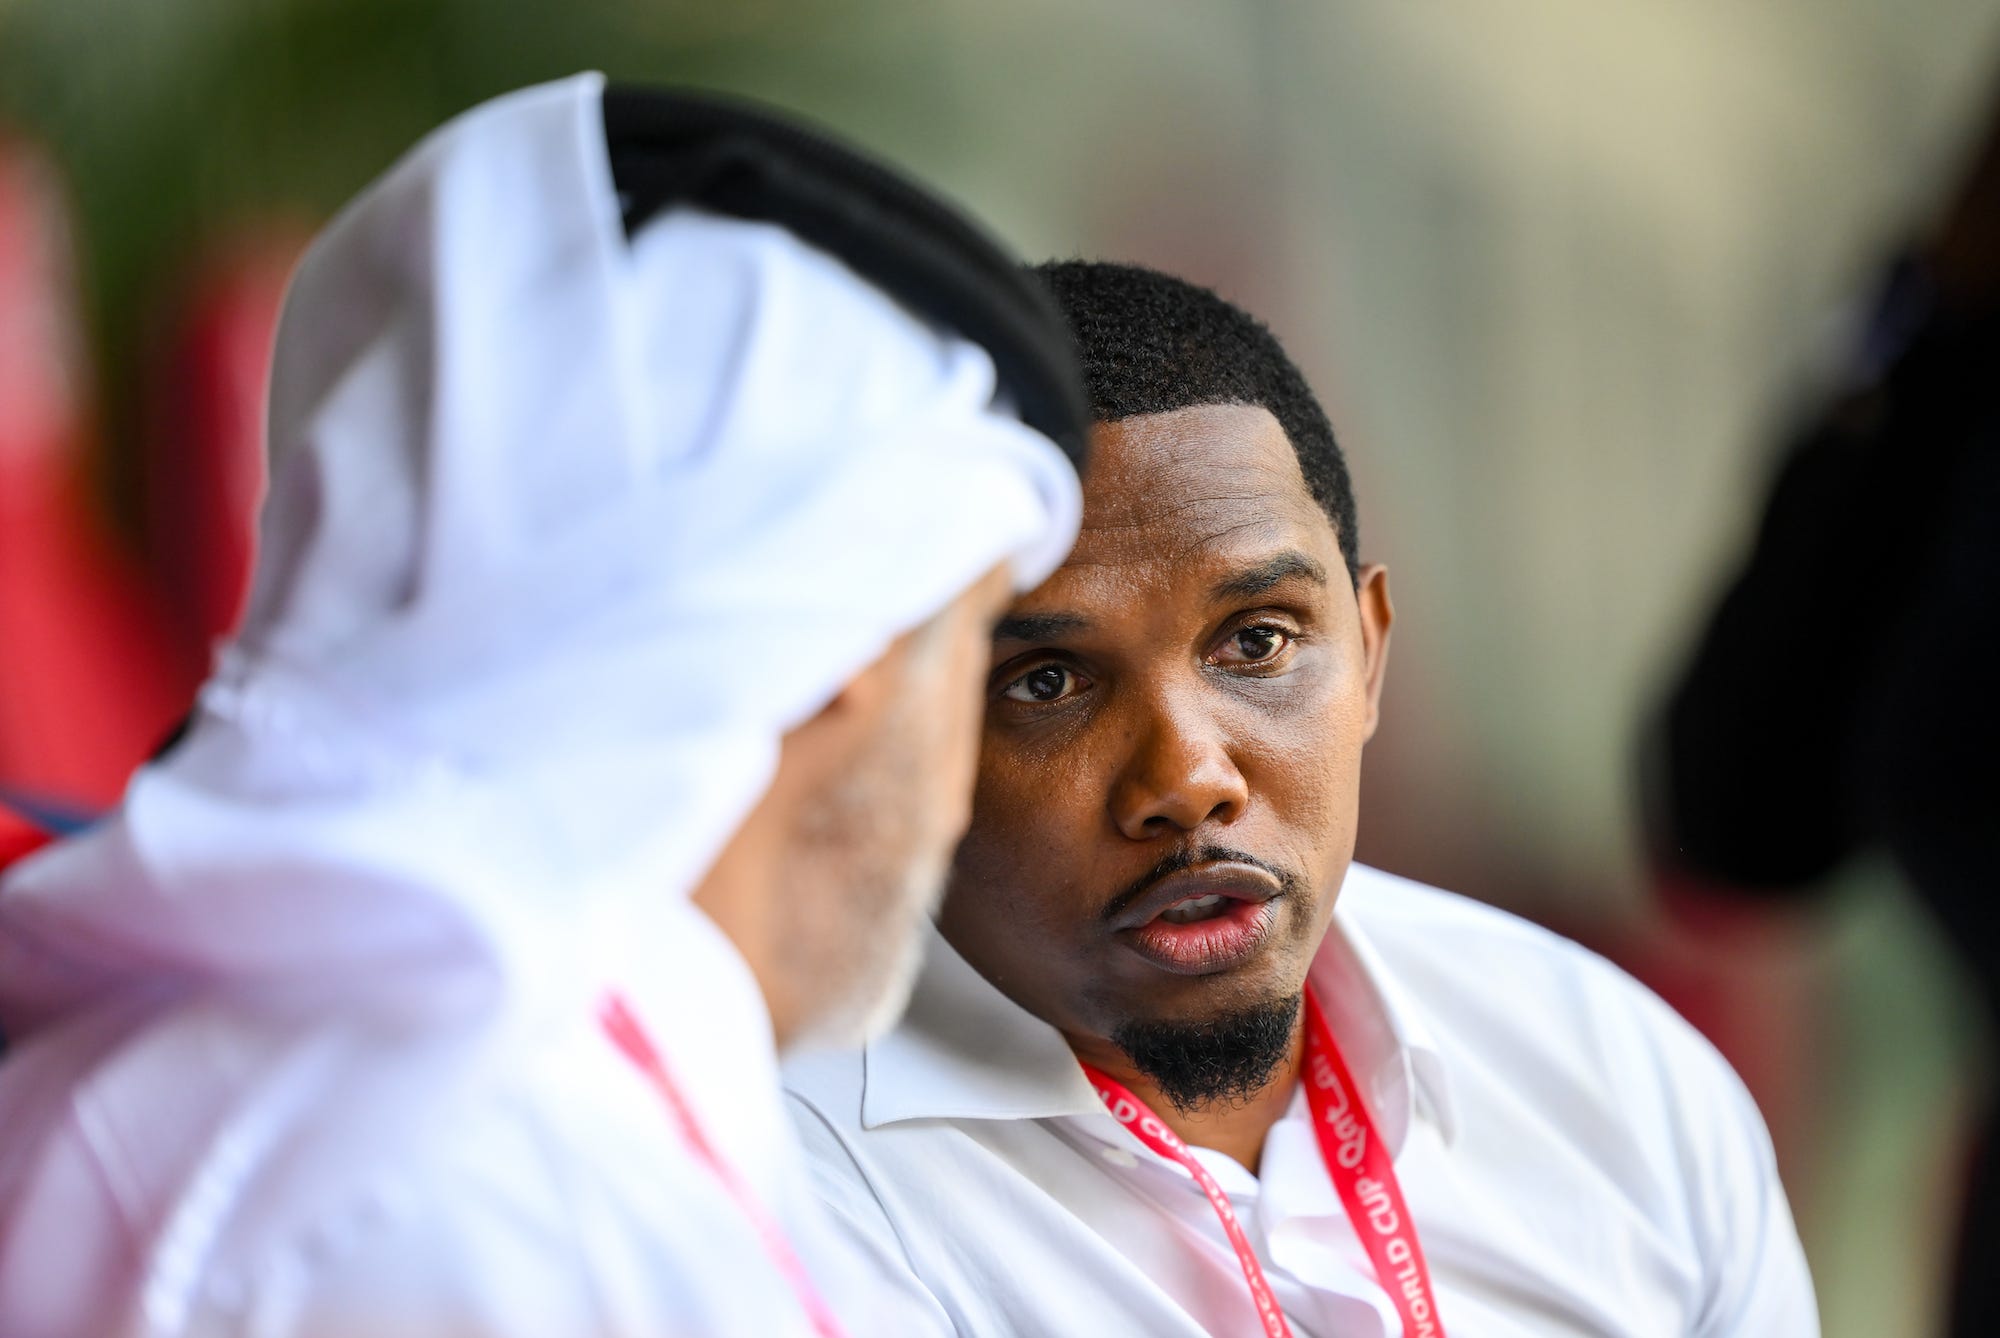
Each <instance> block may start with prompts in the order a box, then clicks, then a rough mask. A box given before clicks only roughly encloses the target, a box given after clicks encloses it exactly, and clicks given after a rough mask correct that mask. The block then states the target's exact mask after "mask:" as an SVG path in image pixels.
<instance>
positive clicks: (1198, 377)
mask: <svg viewBox="0 0 2000 1338" xmlns="http://www.w3.org/2000/svg"><path fill="white" fill-rule="evenodd" d="M1043 274H1044V276H1045V277H1046V278H1047V279H1048V280H1049V282H1050V283H1051V284H1052V285H1053V287H1054V289H1055V292H1056V294H1057V297H1058V300H1059V301H1060V303H1061V304H1062V305H1063V307H1064V308H1065V309H1066V312H1067V315H1068V317H1069V320H1070V323H1071V326H1072V328H1073V329H1074V330H1075V332H1076V335H1077V337H1078V340H1079V343H1080V344H1081V346H1082V352H1083V358H1084V370H1085V381H1086V387H1087V389H1088V391H1089V394H1090V397H1091V400H1092V403H1093V407H1094V410H1095V416H1096V418H1097V425H1096V429H1095V433H1094V440H1093V452H1092V460H1091V473H1090V476H1089V478H1088V480H1087V482H1086V488H1085V495H1084V526H1083V532H1082V535H1081V537H1080V538H1079V540H1078V543H1077V546H1076V549H1075V551H1074V552H1073V554H1072V555H1071V557H1070V558H1069V560H1068V561H1067V562H1066V563H1065V564H1064V565H1063V566H1062V567H1061V569H1059V570H1058V571H1057V573H1056V574H1055V575H1054V576H1053V577H1051V578H1050V579H1049V580H1048V581H1047V582H1046V583H1044V584H1043V585H1042V586H1041V587H1040V588H1039V589H1037V590H1035V591H1033V592H1031V593H1030V594H1028V595H1027V596H1025V597H1024V598H1022V599H1020V600H1019V601H1017V602H1016V603H1015V604H1014V606H1013V608H1012V609H1011V610H1009V612H1008V614H1007V616H1006V618H1005V619H1004V620H1003V621H1002V622H1001V624H1000V627H999V629H998V631H997V632H996V634H995V640H994V649H993V668H992V673H991V675H990V677H989V680H988V683H989V693H988V707H987V718H986V731H985V737H984V741H983V751H982V754H981V760H980V771H979V786H978V790H977V792H976V794H975V798H974V817H973V823H972V828H971V830H970V832H969V834H968V836H967V838H966V840H965V842H964V844H963V845H962V846H961V848H960V851H959V854H958V857H957V862H956V866H955V870H954V875H953V880H952V883H951V886H950V889H949V891H948V893H947V896H946V900H945V904H944V907H943V910H942V913H941V915H940V916H939V918H938V921H937V927H938V931H939V935H938V937H937V938H935V939H934V941H933V942H932V943H931V946H930V952H929V958H928V961H927V964H926V968H925V974H924V977H923V979H922V980H921V981H920V983H919V985H918V987H917V991H916V995H915V997H914V999H913V1000H912V1004H911V1008H910V1012H909V1013H908V1015H907V1017H906V1018H905V1020H904V1021H903V1022H902V1023H901V1025H900V1026H899V1027H898V1028H897V1029H896V1030H894V1031H892V1032H891V1033H889V1034H888V1035H887V1036H885V1037H883V1038H882V1039H880V1040H877V1041H874V1042H871V1043H869V1044H868V1045H867V1047H866V1048H865V1050H864V1051H862V1052H861V1053H860V1054H846V1055H828V1056H816V1057H808V1058H805V1059H803V1060H801V1061H799V1062H798V1063H797V1065H796V1066H795V1067H794V1068H793V1069H792V1070H790V1074H789V1086H790V1087H791V1089H792V1090H793V1092H794V1094H795V1097H796V1101H795V1115H796V1117H797V1118H798V1120H799V1123H800V1127H801V1129H802V1131H803V1133H804V1135H805V1137H806V1140H807V1144H808V1149H809V1152H810V1155H811V1156H812V1158H813V1161H814V1165H815V1170H816V1173H817V1176H818V1182H819V1187H820V1192H821V1195H822V1197H823V1199H825V1201H826V1202H827V1203H828V1204H829V1205H830V1206H831V1208H832V1209H833V1210H834V1212H835V1215H836V1216H837V1218H838V1219H839V1220H840V1222H841V1223H842V1224H843V1226H844V1229H845V1231H846V1232H847V1234H848V1236H849V1237H850V1238H851V1239H852V1240H854V1241H856V1242H858V1243H859V1244H860V1245H861V1246H862V1247H863V1248H865V1249H867V1250H868V1251H869V1252H870V1253H872V1254H873V1256H874V1257H875V1258H876V1259H877V1260H878V1261H879V1262H880V1265H881V1266H882V1267H883V1268H885V1269H888V1270H890V1271H891V1272H892V1273H894V1274H896V1275H898V1276H901V1277H903V1278H906V1279H909V1280H911V1281H913V1282H914V1283H916V1284H917V1285H919V1286H921V1287H922V1288H923V1289H924V1290H925V1291H927V1292H928V1293H929V1295H930V1298H931V1302H932V1305H931V1310H930V1320H931V1325H932V1328H933V1330H934V1331H936V1332H940V1333H943V1332H956V1333H960V1334H1003V1333H1034V1334H1086V1333H1144V1334H1147V1335H1149V1336H1151V1338H1164V1336H1168V1335H1193V1334H1202V1333H1216V1334H1254V1333H1260V1332H1261V1333H1266V1334H1283V1333H1288V1332H1289V1333H1296V1334H1319V1335H1340V1336H1341V1338H1368V1335H1409V1336H1410V1338H1416V1336H1417V1335H1421V1334H1439V1333H1445V1332H1450V1333H1452V1334H1455V1335H1468V1334H1478V1335H1523V1336H1525V1335H1531V1334H1532V1335H1537V1338H1546V1336H1547V1335H1551V1334H1658V1335H1668V1334H1673V1335H1686V1334H1700V1335H1722V1334H1732V1335H1733V1334H1742V1335H1750V1334H1756V1335H1777V1334H1783V1335H1787V1336H1788V1338H1789V1336H1790V1335H1801V1334H1805V1335H1810V1334H1813V1333H1815V1332H1816V1331H1817V1321H1816V1318H1815V1315H1814V1309H1813V1299H1812V1294H1811V1288H1810V1284H1809V1282H1808V1279H1807V1276H1806V1271H1805V1267H1804V1260H1803V1257H1802V1254H1801V1251H1800V1249H1799V1244H1798V1240H1797V1236H1796V1234H1795V1232H1794V1230H1793V1226H1792V1222H1791V1217H1790V1215H1789V1212H1788V1209H1787V1207H1786V1203H1785V1199H1784V1195H1783V1193H1782V1191H1781V1189H1780V1187H1779V1185H1778V1182H1777V1178H1776V1174H1775V1169H1774V1165H1773V1161H1772V1156H1771V1150H1770V1146H1769V1143H1768V1139H1767V1137H1766V1135H1765V1132H1764V1129H1763V1125H1762V1122H1761V1120H1760V1119H1759V1117H1758V1115H1757V1112H1756V1109H1755V1108H1754V1106H1753V1105H1752V1104H1751V1102H1750V1100H1749V1098H1748V1096H1747V1094H1746V1093H1745V1092H1744V1090H1743V1088H1742V1087H1741V1085H1740V1084H1739V1083H1738V1082H1737V1081H1736V1079H1735V1077H1734V1075H1733V1074H1731V1073H1730V1071H1729V1069H1728V1068H1727V1066H1726V1065H1725V1064H1724V1063H1723V1061H1722V1060H1721V1059H1720V1057H1719V1056H1717V1055H1716V1053H1715V1052H1714V1051H1713V1050H1712V1049H1711V1048H1710V1047H1709V1046H1707V1045H1706V1044H1705V1043H1704V1042H1703V1041H1702V1040H1701V1039H1700V1038H1699V1037H1698V1036H1696V1035H1695V1034H1694V1033H1693V1032H1692V1031H1691V1030H1690V1029H1689V1028H1688V1027H1687V1026H1686V1025H1685V1024H1684V1023H1682V1022H1681V1021H1680V1020H1679V1019H1678V1018H1676V1017H1675V1016H1674V1015H1673V1014H1672V1013H1671V1012H1670V1011H1669V1010H1668V1009H1667V1008H1666V1007H1665V1006H1664V1005H1663V1004H1661V1003H1660V1002H1659V1001H1658V1000H1657V999H1655V998H1654V997H1653V996H1652V995H1650V994H1648V993H1647V992H1646V991H1644V990H1643V989H1641V988H1640V987H1639V986H1638V985H1637V984H1635V983H1634V982H1632V981H1631V980H1630V979H1628V978H1627V977H1625V976H1624V975H1622V974H1620V973H1619V972H1618V971H1616V970H1615V969H1614V968H1612V967H1611V966H1609V965H1608V964H1606V963H1604V962H1602V961H1600V960H1599V959H1597V958H1595V957H1593V956H1591V955H1589V954H1588V953H1586V952H1584V951H1583V950H1582V949H1580V948H1577V947H1576V946H1574V945H1572V944H1569V943H1566V942H1564V941H1562V940H1560V939H1557V938H1555V937H1554V936H1552V935H1550V934H1547V933H1545V932H1543V931H1541V930H1539V929H1537V928H1534V927H1533V926H1530V925H1528V924H1526V923H1524V922H1521V921H1519V920H1516V919H1513V918H1512V917H1509V916H1507V915H1504V914H1502V913H1500V912H1498V911H1494V910H1490V909H1487V908H1484V907H1481V906H1478V905H1476V904H1474V903H1472V902H1469V901H1465V900H1462V899H1460V898H1457V897H1454V896H1451V895H1449V894H1447V893H1443V892H1439V891H1436V890H1433V889H1430V888H1425V887H1421V886H1418V885H1416V884H1413V883H1409V882H1407V881H1404V880H1402V879H1398V878H1394V877H1391V876H1389V875H1387V874H1384V873H1380V872H1377V871H1375V870H1372V869H1368V868H1365V867H1363V866H1360V865H1356V864H1352V863H1351V862H1350V860H1351V856H1352V852H1353V843H1354V833H1355V823H1356V792H1357V782H1358V780H1359V776H1360V765H1361V756H1362V748H1363V745H1364V744H1365V743H1366V742H1367V741H1368V739H1369V737H1370V735H1371V733H1372V732H1373V730H1374V728H1375V721H1376V703H1377V700H1378V698H1379V696H1380V693H1381V688H1382V682H1383V675H1384V669H1385V664H1386V660H1387V654H1388V647H1389V632H1390V624H1391V617H1392V610H1391V606H1390V600H1389V586H1388V576H1387V573H1386V572H1385V571H1384V570H1383V569H1382V567H1380V566H1379V565H1367V564H1363V563H1361V562H1360V560H1359V556H1358V551H1359V550H1358V543H1357V535H1356V527H1355V517H1354V505H1353V499H1352V494H1351V490H1350V488H1349V484H1348V478H1347V472H1346V469H1345V466H1344V464H1343V462H1342V458H1341V455H1340V452H1339V450H1338V448H1337V447H1336V445H1335V442H1334V439H1333V434H1332V431H1331V429H1330V428H1329V426H1328V424H1327V421H1326V418H1325V415H1324V414H1323V412H1322V411H1321V410H1320V408H1319V406H1318V404H1317V403H1316V402H1315V400H1314V399H1313V397H1312V394H1311V392H1310V391H1309V390H1308V388H1307V387H1306V384H1305V382H1304V380H1303V379H1302V378H1301V377H1300V375H1299V373H1298V371H1297V370H1296V369H1295V368H1294V367H1293V366H1292V364H1291V362H1290V361H1289V360H1288V359H1287V358H1286V357H1285V355H1284V353H1283V351H1282V350H1281V349H1280V348H1279V346H1278V345H1277V343H1276V342H1275V341H1274V340H1273V339H1272V337H1271V336H1270V334H1269V333H1268V332H1267V331H1266V330H1265V329H1264V328H1263V327H1262V326H1261V325H1259V324H1258V323H1257V322H1256V321H1255V320H1253V319H1252V318H1250V317H1249V316H1247V315H1245V314H1244V313H1243V312H1241V311H1239V310H1237V309H1236V308H1234V307H1232V306H1230V305H1228V304H1227V303H1225V302H1223V301H1222V300H1221V299H1219V298H1217V297H1216V296H1215V295H1213V294H1212V293H1209V292H1207V291H1205V290H1202V289H1200V288H1196V287H1194V286H1192V285H1190V284H1186V283H1183V282H1180V281H1178V280H1176V279H1172V278H1169V277H1167V276H1165V275H1161V274H1157V273H1152V272H1150V271H1146V270H1143V269H1136V268H1130V267H1126V266H1120V265H1109V264H1084V263H1072V264H1058V265H1052V266H1048V267H1045V268H1044V270H1043Z"/></svg>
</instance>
